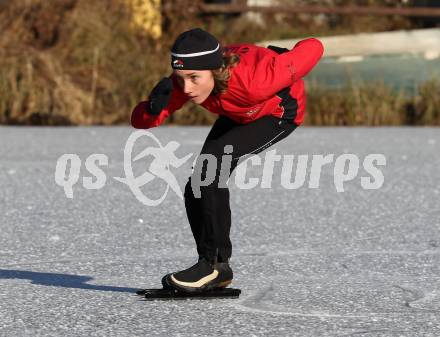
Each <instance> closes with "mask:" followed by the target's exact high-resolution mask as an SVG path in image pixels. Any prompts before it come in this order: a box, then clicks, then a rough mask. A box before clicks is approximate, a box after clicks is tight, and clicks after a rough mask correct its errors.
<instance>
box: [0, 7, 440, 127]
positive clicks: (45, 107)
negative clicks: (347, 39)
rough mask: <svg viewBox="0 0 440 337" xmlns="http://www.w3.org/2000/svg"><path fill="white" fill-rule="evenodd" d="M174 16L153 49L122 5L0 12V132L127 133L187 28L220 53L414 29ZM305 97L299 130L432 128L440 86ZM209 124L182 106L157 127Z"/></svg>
mask: <svg viewBox="0 0 440 337" xmlns="http://www.w3.org/2000/svg"><path fill="white" fill-rule="evenodd" d="M179 8H181V10H180V11H179V12H178V13H177V12H176V13H174V14H172V15H171V17H172V18H173V19H172V20H165V24H164V33H163V35H162V37H161V38H160V40H155V39H153V38H151V37H148V36H146V35H145V34H144V33H141V32H138V31H135V30H133V26H132V25H131V24H130V20H131V17H132V16H131V14H130V10H129V9H128V8H127V6H126V5H125V4H124V1H123V0H103V1H94V2H89V1H86V0H59V1H57V2H55V3H52V2H50V4H49V2H47V1H42V0H29V1H26V2H21V1H18V2H14V1H11V2H9V3H8V4H7V5H3V7H1V8H0V30H1V31H2V32H3V33H2V34H1V35H0V124H9V125H121V124H129V123H130V115H131V111H132V109H133V107H134V106H135V105H136V103H137V102H139V101H141V100H145V99H146V97H147V96H148V94H149V92H150V90H151V89H152V87H153V86H154V84H155V83H156V82H157V81H158V80H160V78H161V77H163V76H165V75H168V74H169V73H170V72H171V68H170V66H169V55H168V50H169V47H170V45H171V43H172V41H173V40H174V38H175V36H176V35H177V32H181V31H183V30H186V29H189V28H190V27H194V26H199V27H202V28H204V29H206V30H209V31H211V32H212V33H213V34H214V35H216V36H217V37H218V38H219V39H220V40H221V41H222V42H223V43H224V44H227V43H231V42H237V41H241V42H251V43H252V42H257V41H259V40H260V41H261V40H269V39H276V38H285V37H291V38H294V37H307V36H323V35H334V34H342V33H355V32H358V31H363V32H365V31H383V30H387V29H388V30H391V29H402V28H406V29H410V28H414V27H412V26H411V23H410V22H409V21H406V20H407V19H401V18H394V17H393V18H392V19H390V18H386V17H381V18H377V17H368V16H366V17H363V18H357V19H356V18H350V17H344V18H340V19H339V21H336V22H335V20H333V21H325V22H315V21H313V20H312V17H311V16H291V17H289V16H284V17H283V18H281V19H280V16H279V15H278V16H270V15H268V16H267V17H265V18H264V19H265V20H266V22H267V25H270V27H271V29H270V30H268V29H266V28H264V27H261V26H259V25H257V24H256V23H255V22H253V21H252V20H250V19H249V20H248V19H245V18H243V17H242V18H237V17H231V16H229V17H218V16H217V17H215V18H213V17H193V16H191V17H190V14H188V13H185V10H184V9H185V6H183V7H182V6H181V7H179ZM286 22H288V23H289V24H287V23H286ZM298 27H301V28H298ZM306 82H307V81H306ZM306 89H307V98H308V100H307V113H306V119H305V123H304V124H305V125H322V126H325V125H365V126H377V125H437V126H438V125H440V81H439V80H438V79H435V78H434V79H432V80H429V81H426V82H425V83H422V84H421V85H419V86H418V87H417V88H416V89H415V90H414V92H413V93H412V94H410V95H408V94H404V93H403V91H400V92H399V91H395V90H392V89H391V88H389V87H387V86H386V85H385V84H384V83H381V82H374V83H371V82H369V83H363V84H348V85H347V86H346V87H343V88H339V89H330V88H326V87H322V86H319V85H317V84H316V83H308V82H307V83H306ZM215 119H216V115H214V114H212V113H210V112H208V111H205V110H204V109H203V108H201V107H199V106H196V105H193V104H191V103H189V104H187V105H185V106H184V107H183V108H182V109H181V110H179V111H177V112H175V113H174V114H173V115H172V116H170V117H169V118H168V119H167V120H166V122H165V124H170V123H171V124H178V125H209V124H211V123H212V122H213V121H214V120H215Z"/></svg>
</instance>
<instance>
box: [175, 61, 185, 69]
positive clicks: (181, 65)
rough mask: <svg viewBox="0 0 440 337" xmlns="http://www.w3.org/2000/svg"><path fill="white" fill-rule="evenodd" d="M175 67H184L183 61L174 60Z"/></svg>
mask: <svg viewBox="0 0 440 337" xmlns="http://www.w3.org/2000/svg"><path fill="white" fill-rule="evenodd" d="M173 67H176V68H182V67H183V61H182V60H174V61H173Z"/></svg>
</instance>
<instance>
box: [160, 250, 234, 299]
mask: <svg viewBox="0 0 440 337" xmlns="http://www.w3.org/2000/svg"><path fill="white" fill-rule="evenodd" d="M232 278H233V273H232V269H231V267H230V266H229V263H228V262H217V259H215V261H212V262H211V261H208V260H207V259H206V258H204V257H200V258H199V261H198V262H197V263H196V264H195V265H193V266H192V267H190V268H188V269H185V270H182V271H179V272H177V273H173V274H171V275H170V276H169V277H168V278H167V284H169V285H170V286H172V287H173V288H175V289H177V290H181V291H186V292H203V291H206V290H211V289H216V288H225V287H227V286H228V285H229V284H230V283H231V282H232Z"/></svg>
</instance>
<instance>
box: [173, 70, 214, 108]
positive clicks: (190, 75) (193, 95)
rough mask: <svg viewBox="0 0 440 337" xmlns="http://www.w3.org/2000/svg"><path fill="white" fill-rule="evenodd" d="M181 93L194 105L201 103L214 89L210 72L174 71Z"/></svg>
mask: <svg viewBox="0 0 440 337" xmlns="http://www.w3.org/2000/svg"><path fill="white" fill-rule="evenodd" d="M174 75H176V78H177V82H178V83H179V85H180V87H181V88H182V90H183V92H184V93H185V94H187V95H188V96H189V97H190V100H191V101H192V102H194V103H196V104H200V103H203V102H204V101H205V100H206V99H207V98H208V96H209V95H210V94H211V92H212V89H214V77H213V75H212V71H211V70H174Z"/></svg>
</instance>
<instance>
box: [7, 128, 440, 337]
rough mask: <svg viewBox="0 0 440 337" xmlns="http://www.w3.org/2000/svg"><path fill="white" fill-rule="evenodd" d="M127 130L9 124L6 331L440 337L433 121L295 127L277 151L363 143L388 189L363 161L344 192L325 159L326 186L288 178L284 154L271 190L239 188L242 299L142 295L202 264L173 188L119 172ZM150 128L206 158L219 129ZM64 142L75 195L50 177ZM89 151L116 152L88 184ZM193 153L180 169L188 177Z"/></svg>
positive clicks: (437, 150)
mask: <svg viewBox="0 0 440 337" xmlns="http://www.w3.org/2000/svg"><path fill="white" fill-rule="evenodd" d="M133 131H134V130H133V129H131V128H128V127H112V128H101V127H78V128H64V127H60V128H50V127H42V128H32V127H0V144H1V146H0V214H1V216H0V233H1V234H0V336H220V335H222V336H302V337H304V336H313V337H316V336H387V337H390V336H410V337H415V336H424V337H426V336H432V337H434V336H439V335H440V248H439V247H440V195H439V194H440V170H439V167H440V156H439V154H440V130H439V129H437V128H410V127H402V128H386V127H384V128H383V127H381V128H309V127H300V128H298V129H297V130H295V132H293V133H292V134H291V135H290V136H289V137H288V138H287V139H285V140H283V141H282V142H280V143H278V144H276V145H274V146H272V147H271V148H269V150H271V149H275V148H276V149H277V154H281V155H284V154H294V155H301V154H302V155H307V154H308V155H310V156H311V155H312V154H322V155H326V154H329V153H333V154H335V157H337V156H339V155H341V154H343V153H353V154H356V155H358V156H359V158H360V159H361V163H362V159H363V158H365V156H366V155H367V154H370V153H382V154H384V155H385V156H386V159H387V165H386V166H385V167H381V170H382V172H383V174H384V179H385V180H384V184H383V186H382V188H380V189H378V190H364V189H363V188H362V186H361V180H360V177H361V176H367V174H366V172H365V171H364V170H363V169H362V167H361V168H360V172H359V174H358V175H357V177H356V178H355V179H354V180H352V181H350V182H347V183H346V184H345V185H344V187H345V192H343V193H338V192H336V189H335V186H334V182H333V168H334V165H329V166H326V167H324V168H323V171H322V177H321V180H320V187H319V188H318V189H310V188H308V187H307V186H304V187H302V188H299V189H296V190H287V189H285V188H283V187H282V186H281V185H280V169H279V167H278V166H276V168H275V173H274V177H273V181H272V188H270V189H262V188H259V187H257V188H254V189H251V190H240V189H239V188H238V187H237V186H235V185H234V184H232V185H230V190H231V208H232V220H233V225H232V229H231V238H232V243H233V257H232V260H231V266H232V268H233V270H234V281H233V283H232V286H233V287H236V288H240V289H241V290H242V294H241V296H240V299H238V300H225V299H217V300H210V301H191V300H189V301H178V302H177V301H176V302H163V301H160V302H141V301H139V300H138V297H137V296H136V295H134V292H135V290H136V289H138V288H152V287H160V280H161V278H162V276H163V275H164V274H166V273H168V272H170V271H175V270H179V269H182V268H184V267H188V266H190V265H192V264H193V263H195V261H196V252H195V249H194V243H193V238H192V235H191V231H190V227H189V224H188V222H187V219H186V213H185V209H184V203H183V200H181V199H180V198H179V197H178V196H177V195H176V194H175V193H174V192H173V191H171V190H170V191H169V193H168V195H167V197H166V199H165V200H164V202H163V203H162V204H160V205H159V206H157V207H147V206H144V205H142V204H141V203H140V202H139V201H138V200H136V198H135V196H134V195H133V193H132V192H131V191H130V189H129V188H128V187H127V186H125V185H123V184H121V183H120V182H118V181H116V180H114V179H113V177H122V176H123V175H124V169H123V156H124V154H123V151H124V146H125V142H126V140H127V138H128V136H129V135H130V133H131V132H133ZM150 131H152V132H153V133H154V135H155V136H156V137H157V138H158V139H160V141H161V143H162V144H166V143H167V142H168V141H170V140H176V141H178V142H179V143H180V144H181V146H180V147H179V148H178V150H177V151H176V153H177V155H178V157H183V156H185V155H186V154H188V153H190V152H193V153H195V154H198V152H199V151H200V149H201V146H202V143H203V140H204V139H205V137H206V135H207V134H208V132H209V128H206V127H159V128H154V129H151V130H150ZM143 145H145V144H138V145H137V147H136V148H135V150H134V152H136V153H139V151H140V150H142V149H143V147H142V146H143ZM149 145H152V144H149ZM266 151H267V150H266ZM64 153H76V154H78V156H79V157H80V158H81V160H82V171H81V176H80V180H79V182H78V183H77V184H76V185H75V186H74V187H73V191H74V197H73V199H68V198H67V197H66V196H65V194H64V191H63V189H62V188H61V187H60V186H58V185H56V183H55V179H54V173H55V166H56V162H57V159H58V158H59V157H60V156H61V155H62V154H64ZM93 153H103V154H105V155H106V156H108V158H109V165H108V167H105V168H104V169H103V170H104V172H105V173H106V176H107V180H106V183H105V186H104V187H103V188H102V189H98V190H87V189H85V188H84V187H83V186H82V183H81V182H82V177H84V176H90V173H88V172H87V171H86V170H85V166H84V162H85V160H86V158H87V157H88V156H89V155H91V154H93ZM261 157H262V158H264V153H263V154H262V155H261ZM191 164H192V159H191V160H190V161H188V162H187V163H186V164H185V165H183V166H182V167H180V168H179V169H178V170H176V169H172V170H171V171H172V172H173V173H174V174H175V175H176V177H177V180H178V182H179V185H180V187H181V188H182V189H183V186H184V185H185V183H186V180H187V178H188V176H189V175H190V173H191ZM145 168H147V166H146V164H145V167H144V169H145ZM137 169H138V170H141V167H138V168H137ZM261 173H262V169H261V167H253V168H252V169H250V170H249V171H248V175H250V176H254V177H258V176H261ZM233 177H234V175H233ZM231 180H232V178H231ZM307 181H308V180H306V182H307ZM163 187H164V185H163V182H162V183H161V182H159V181H158V182H152V183H151V186H150V185H145V186H144V187H143V191H144V192H145V193H146V194H147V193H151V196H154V195H155V194H157V195H160V194H161V191H163V190H161V189H162V188H163Z"/></svg>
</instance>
